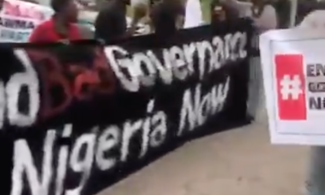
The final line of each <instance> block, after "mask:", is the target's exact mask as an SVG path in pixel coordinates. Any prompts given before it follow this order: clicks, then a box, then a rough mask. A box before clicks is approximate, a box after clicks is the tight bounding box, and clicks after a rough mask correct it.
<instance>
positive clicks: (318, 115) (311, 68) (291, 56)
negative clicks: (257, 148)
mask: <svg viewBox="0 0 325 195" xmlns="http://www.w3.org/2000/svg"><path fill="white" fill-rule="evenodd" d="M324 44H325V36H324V33H323V31H321V30H315V29H310V30H309V29H299V28H296V29H289V30H275V31H270V32H267V33H265V34H263V35H262V36H261V37H260V49H261V58H262V64H263V66H262V67H263V77H264V87H265V96H266V103H267V104H266V105H267V112H268V120H269V128H270V134H271V141H272V143H278V144H304V145H325V136H324V135H325V130H324V128H323V125H324V117H325V112H324V109H325V104H324V103H325V99H324V97H325V96H324V95H325V90H324V89H325V77H324V75H325V66H324V63H323V62H324V61H325V58H324V54H323V50H322V48H323V46H324Z"/></svg>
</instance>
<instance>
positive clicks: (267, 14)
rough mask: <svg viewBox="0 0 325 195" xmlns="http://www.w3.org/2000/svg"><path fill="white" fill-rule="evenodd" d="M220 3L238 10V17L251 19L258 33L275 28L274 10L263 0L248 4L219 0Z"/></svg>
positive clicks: (232, 0) (235, 0) (275, 16)
mask: <svg viewBox="0 0 325 195" xmlns="http://www.w3.org/2000/svg"><path fill="white" fill-rule="evenodd" d="M221 2H222V3H225V4H226V5H228V6H230V7H232V8H234V9H236V10H238V12H239V15H240V17H249V18H251V19H253V21H254V24H255V26H256V27H257V29H258V30H259V31H260V32H264V31H266V30H270V29H275V28H277V25H278V24H277V23H278V22H277V14H276V10H275V8H274V7H273V6H272V5H271V4H270V3H268V2H267V1H265V0H264V1H263V0H251V1H250V2H242V1H237V0H221Z"/></svg>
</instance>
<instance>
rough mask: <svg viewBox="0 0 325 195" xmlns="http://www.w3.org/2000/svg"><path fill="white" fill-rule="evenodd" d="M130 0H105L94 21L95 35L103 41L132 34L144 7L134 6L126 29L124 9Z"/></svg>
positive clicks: (144, 12)
mask: <svg viewBox="0 0 325 195" xmlns="http://www.w3.org/2000/svg"><path fill="white" fill-rule="evenodd" d="M129 4H130V0H107V2H106V3H105V4H104V5H103V6H104V7H103V9H102V10H100V11H99V14H98V16H97V18H96V21H95V29H96V30H95V37H96V38H98V39H102V40H104V41H105V42H110V41H112V40H119V39H123V38H126V37H129V36H132V34H133V33H134V31H135V29H136V25H137V23H138V22H139V20H140V19H141V18H142V17H144V16H145V15H146V11H147V10H146V8H145V7H143V6H140V7H137V6H135V7H134V9H133V13H134V15H133V18H132V24H131V27H130V29H129V30H128V29H127V20H126V9H127V5H129Z"/></svg>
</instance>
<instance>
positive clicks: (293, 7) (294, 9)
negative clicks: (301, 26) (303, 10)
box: [289, 0, 298, 28]
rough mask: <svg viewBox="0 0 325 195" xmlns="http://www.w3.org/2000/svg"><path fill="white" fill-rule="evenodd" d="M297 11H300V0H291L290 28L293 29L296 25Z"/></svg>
mask: <svg viewBox="0 0 325 195" xmlns="http://www.w3.org/2000/svg"><path fill="white" fill-rule="evenodd" d="M297 9H298V0H291V2H290V23H289V28H292V27H294V26H295V25H296V16H297Z"/></svg>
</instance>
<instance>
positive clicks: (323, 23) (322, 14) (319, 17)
mask: <svg viewBox="0 0 325 195" xmlns="http://www.w3.org/2000/svg"><path fill="white" fill-rule="evenodd" d="M324 18H325V10H315V11H313V12H311V13H309V14H308V15H307V16H305V18H304V19H303V20H302V22H301V23H300V24H299V25H298V26H297V27H299V28H313V29H315V28H317V29H321V28H325V19H324Z"/></svg>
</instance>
